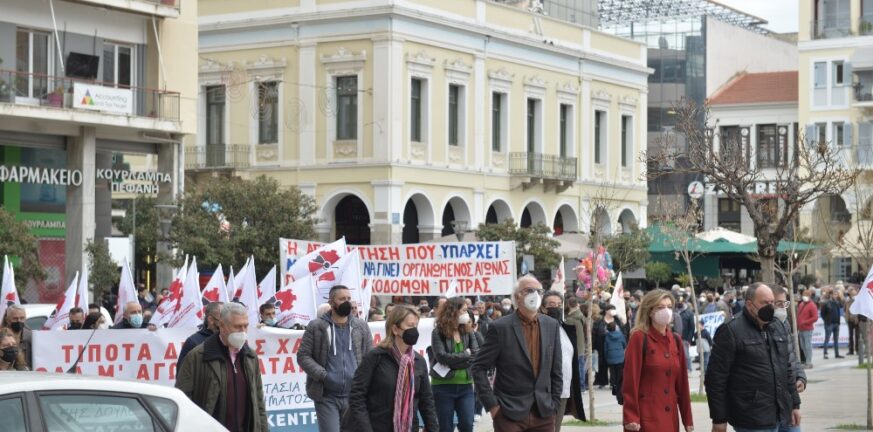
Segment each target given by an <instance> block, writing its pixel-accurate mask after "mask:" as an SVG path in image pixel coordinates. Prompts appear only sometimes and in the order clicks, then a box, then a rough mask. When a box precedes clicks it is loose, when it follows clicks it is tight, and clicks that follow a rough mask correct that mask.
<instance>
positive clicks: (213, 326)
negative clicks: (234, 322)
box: [176, 301, 224, 369]
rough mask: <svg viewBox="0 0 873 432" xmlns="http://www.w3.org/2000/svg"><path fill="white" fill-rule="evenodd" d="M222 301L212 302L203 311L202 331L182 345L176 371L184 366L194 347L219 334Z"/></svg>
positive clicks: (198, 331)
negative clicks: (183, 362)
mask: <svg viewBox="0 0 873 432" xmlns="http://www.w3.org/2000/svg"><path fill="white" fill-rule="evenodd" d="M222 304H224V303H222V302H220V301H216V302H210V303H208V304H207V305H206V307H205V308H204V309H203V324H200V329H199V330H197V332H196V333H194V334H192V335H191V336H189V337H188V339H185V343H184V344H182V349H181V350H179V359H178V360H177V361H176V369H178V368H179V365H181V364H182V360H184V359H185V356H186V355H188V353H189V352H191V350H192V349H194V347H196V346H197V345H200V344H202V343H203V341H205V340H206V338H208V337H209V336H212V335H213V334H215V333H218V326H219V324H220V323H221V305H222Z"/></svg>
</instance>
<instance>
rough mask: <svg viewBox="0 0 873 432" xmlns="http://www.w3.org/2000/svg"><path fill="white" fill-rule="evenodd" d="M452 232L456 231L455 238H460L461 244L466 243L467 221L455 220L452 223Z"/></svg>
mask: <svg viewBox="0 0 873 432" xmlns="http://www.w3.org/2000/svg"><path fill="white" fill-rule="evenodd" d="M452 230H454V231H455V237H457V238H458V241H459V242H462V241H464V233H465V232H466V231H467V221H465V220H453V221H452Z"/></svg>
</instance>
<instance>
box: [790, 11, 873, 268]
mask: <svg viewBox="0 0 873 432" xmlns="http://www.w3.org/2000/svg"><path fill="white" fill-rule="evenodd" d="M799 15H800V16H799V19H800V23H799V35H798V36H799V37H798V49H799V53H800V61H799V69H798V72H799V88H800V91H799V113H798V114H799V122H800V124H801V125H802V127H803V131H804V132H805V135H806V139H807V140H808V141H810V142H827V143H828V145H830V146H837V147H839V149H840V151H841V153H842V156H843V160H844V161H845V163H846V164H847V165H848V166H851V167H856V168H859V169H861V175H860V177H859V179H858V185H857V187H853V188H851V189H850V190H848V191H846V192H845V193H843V194H842V195H841V196H832V197H823V198H821V199H819V200H818V202H816V203H814V204H813V205H810V206H809V207H808V208H807V209H806V211H805V212H804V213H803V215H802V223H804V224H806V225H807V226H810V227H811V228H812V232H813V235H814V236H815V237H816V238H817V239H819V240H820V241H823V242H827V243H831V244H834V243H835V242H843V241H847V242H852V241H856V239H857V238H858V236H859V235H863V233H859V229H862V230H866V229H864V228H860V227H863V226H868V225H869V221H870V219H871V212H870V209H871V198H873V151H871V150H873V96H871V95H873V90H871V89H873V2H871V1H869V0H815V1H813V0H802V1H801V2H800V14H799ZM834 255H835V256H834V257H833V258H832V259H828V258H826V257H822V258H821V259H820V260H819V262H818V266H817V269H816V271H817V272H818V274H819V275H821V277H822V278H823V279H824V280H826V281H834V280H840V279H842V280H846V279H849V278H850V277H851V275H852V274H853V273H865V272H866V271H867V269H866V268H861V266H860V265H859V263H858V262H855V260H853V259H852V256H850V255H851V254H845V253H841V252H840V251H839V250H837V251H835V253H834ZM862 278H863V277H862Z"/></svg>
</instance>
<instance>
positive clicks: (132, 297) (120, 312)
mask: <svg viewBox="0 0 873 432" xmlns="http://www.w3.org/2000/svg"><path fill="white" fill-rule="evenodd" d="M133 301H135V302H137V303H139V299H138V298H137V296H136V287H135V286H134V285H133V274H131V272H130V266H129V265H128V264H127V260H126V259H125V260H123V262H122V263H121V278H120V279H118V301H116V302H115V324H118V323H120V322H121V320H123V319H124V305H126V304H128V303H130V302H133Z"/></svg>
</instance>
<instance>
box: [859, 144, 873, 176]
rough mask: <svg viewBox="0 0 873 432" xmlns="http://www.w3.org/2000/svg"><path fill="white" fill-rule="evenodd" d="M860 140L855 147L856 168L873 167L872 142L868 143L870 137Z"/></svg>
mask: <svg viewBox="0 0 873 432" xmlns="http://www.w3.org/2000/svg"><path fill="white" fill-rule="evenodd" d="M860 141H861V143H860V144H858V146H857V147H855V164H856V165H857V167H858V168H866V169H870V168H873V144H871V143H870V138H867V139H866V140H864V139H860Z"/></svg>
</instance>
